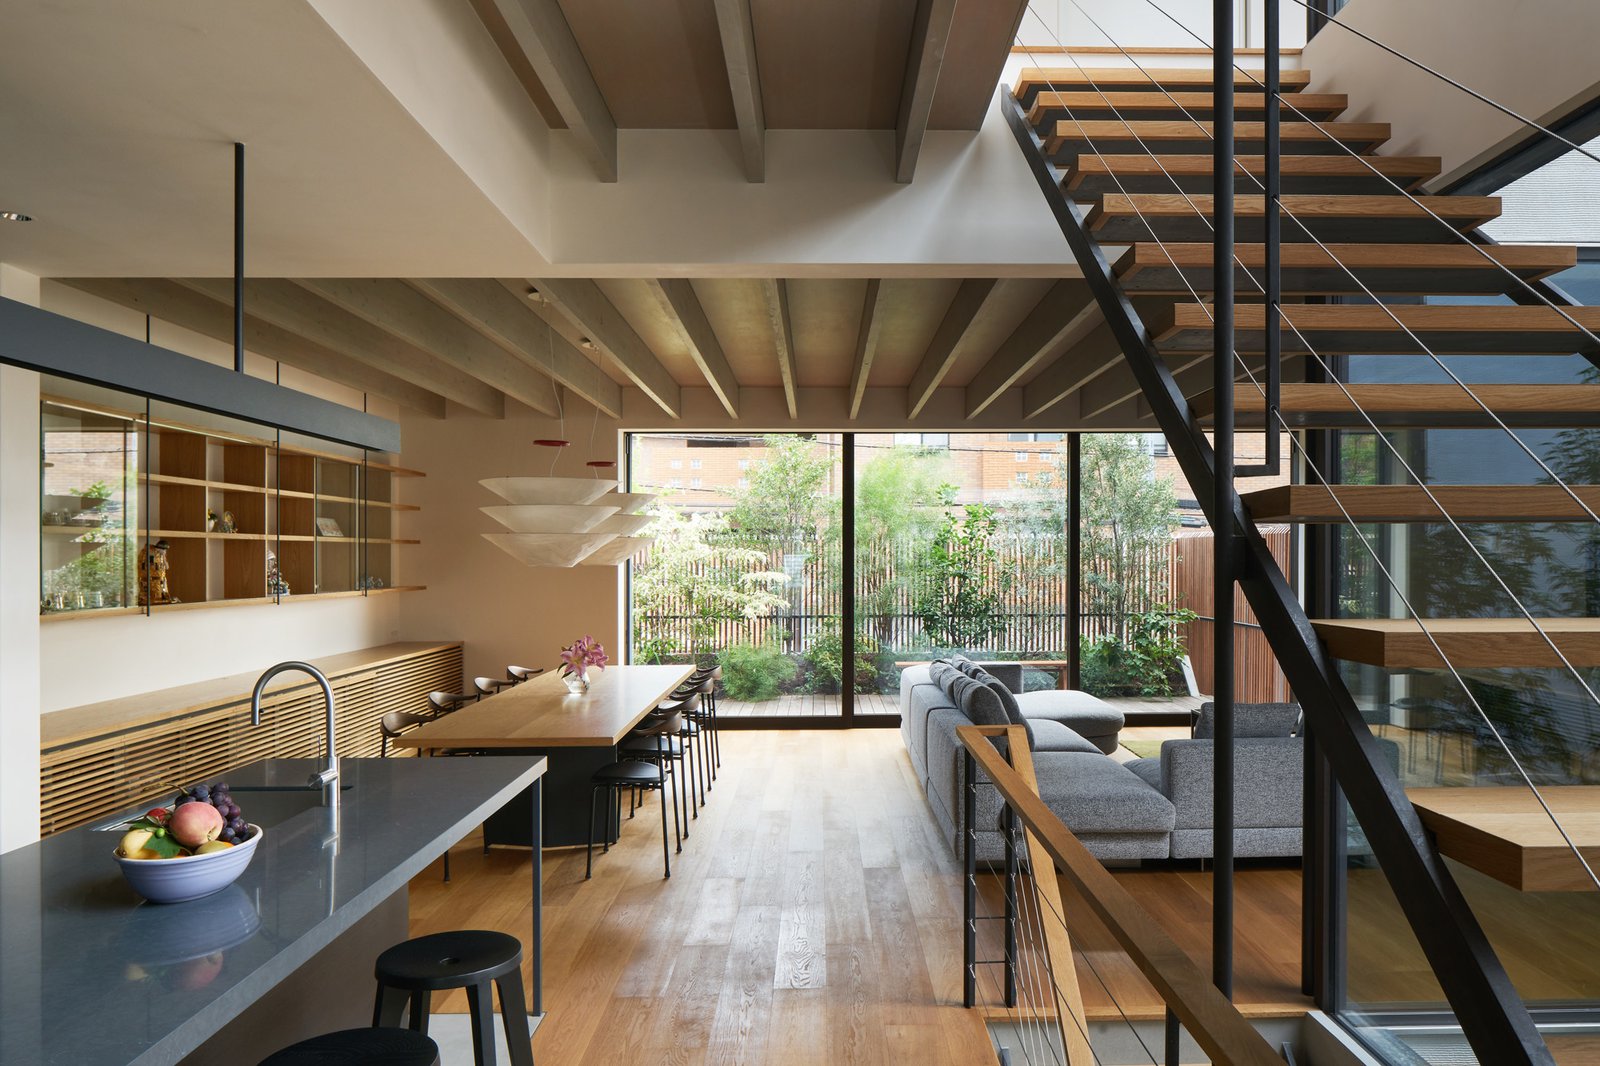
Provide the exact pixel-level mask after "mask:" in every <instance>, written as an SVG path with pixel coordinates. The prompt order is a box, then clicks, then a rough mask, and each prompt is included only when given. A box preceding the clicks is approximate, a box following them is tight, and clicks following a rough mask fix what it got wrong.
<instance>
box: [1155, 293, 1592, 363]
mask: <svg viewBox="0 0 1600 1066" xmlns="http://www.w3.org/2000/svg"><path fill="white" fill-rule="evenodd" d="M1282 312H1283V321H1284V326H1283V334H1282V342H1283V350H1284V351H1296V352H1302V351H1305V350H1306V346H1307V344H1309V345H1310V346H1311V347H1312V348H1314V349H1315V350H1316V351H1317V352H1318V353H1320V354H1323V355H1333V354H1338V355H1345V354H1352V353H1367V352H1375V353H1383V352H1399V353H1403V354H1413V353H1419V352H1420V349H1419V348H1418V346H1417V341H1418V340H1420V341H1421V342H1422V343H1423V344H1426V345H1427V346H1428V347H1429V348H1430V349H1432V350H1433V351H1435V352H1440V353H1450V354H1467V355H1472V354H1489V355H1501V354H1533V353H1552V352H1554V353H1570V352H1577V351H1593V350H1597V349H1600V345H1597V344H1596V343H1595V342H1594V341H1593V340H1591V339H1590V338H1589V337H1588V336H1587V335H1585V334H1584V333H1583V332H1582V331H1580V330H1579V329H1578V327H1577V326H1574V325H1573V324H1572V323H1571V322H1569V321H1567V318H1566V317H1564V315H1563V312H1564V313H1565V315H1570V316H1571V317H1572V318H1573V319H1574V320H1576V321H1577V322H1578V323H1579V324H1580V325H1582V326H1583V327H1585V328H1587V329H1589V330H1590V331H1592V332H1595V333H1597V334H1600V307H1569V308H1563V309H1562V310H1561V311H1558V310H1557V309H1556V308H1553V307H1530V306H1504V305H1493V306H1481V305H1479V306H1475V305H1469V304H1441V305H1419V304H1390V305H1386V306H1381V307H1380V306H1375V305H1373V304H1290V305H1285V306H1283V308H1282ZM1266 320H1267V309H1266V306H1265V305H1264V304H1239V305H1237V306H1236V307H1235V308H1234V331H1235V332H1234V347H1235V349H1236V350H1237V351H1241V352H1259V351H1263V350H1264V349H1265V344H1266ZM1396 320H1398V321H1396ZM1149 325H1150V331H1151V335H1152V336H1153V337H1154V339H1155V342H1156V345H1157V346H1158V347H1160V348H1161V349H1162V350H1163V351H1191V352H1192V351H1210V350H1211V342H1212V325H1211V308H1210V307H1209V306H1206V305H1203V304H1197V303H1193V302H1191V301H1185V302H1182V303H1176V304H1173V305H1172V306H1171V308H1169V309H1165V310H1157V311H1156V312H1154V313H1152V314H1151V315H1150V316H1149ZM1291 326H1292V327H1293V328H1291ZM1402 326H1404V328H1402ZM1407 330H1409V331H1410V333H1409V334H1408V333H1407V332H1406V331H1407ZM1413 335H1414V336H1415V338H1416V339H1413Z"/></svg>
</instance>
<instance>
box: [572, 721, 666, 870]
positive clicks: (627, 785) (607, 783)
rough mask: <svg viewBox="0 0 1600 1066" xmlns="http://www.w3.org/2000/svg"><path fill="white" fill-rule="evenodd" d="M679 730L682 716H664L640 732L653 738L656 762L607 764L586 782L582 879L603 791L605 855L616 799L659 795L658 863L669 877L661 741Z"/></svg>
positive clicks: (591, 864)
mask: <svg viewBox="0 0 1600 1066" xmlns="http://www.w3.org/2000/svg"><path fill="white" fill-rule="evenodd" d="M682 726H683V715H682V714H678V713H673V714H664V715H661V716H660V718H659V719H658V720H657V721H655V722H654V723H653V724H651V725H648V726H646V727H645V729H644V733H643V735H645V736H649V737H653V738H655V741H656V744H657V749H658V752H659V755H658V758H657V759H656V760H655V761H652V762H645V761H642V760H639V759H623V760H620V761H618V762H614V763H607V764H606V765H605V766H602V767H600V769H598V770H596V771H595V772H594V774H593V775H592V776H591V777H590V778H589V784H590V789H589V847H588V850H587V852H586V853H585V856H584V869H583V879H584V880H585V881H587V880H589V878H591V877H592V876H594V820H595V818H596V816H597V814H598V811H597V810H596V807H597V803H598V801H599V799H600V793H601V791H602V790H603V791H604V792H605V794H606V840H605V851H608V852H609V851H610V850H611V836H612V834H611V825H612V823H613V821H614V820H615V818H616V814H617V808H618V807H619V806H620V804H619V803H618V798H619V796H620V795H621V793H622V792H623V791H624V790H626V789H643V790H646V791H655V792H660V794H661V859H662V863H663V866H664V867H665V869H666V873H665V874H664V875H663V876H665V877H671V876H672V847H671V845H669V844H668V843H667V793H668V792H669V791H671V786H670V785H669V784H668V783H667V778H668V775H669V774H670V773H671V770H670V769H669V767H670V763H671V759H670V758H669V757H668V756H667V754H666V744H665V740H666V739H667V738H668V737H670V736H672V734H674V733H676V732H677V731H678V730H679V729H680V728H682ZM672 799H673V803H674V804H676V803H677V799H678V797H677V793H676V792H674V793H673V794H672ZM677 821H678V819H677V816H676V815H674V816H673V826H674V828H676V826H677Z"/></svg>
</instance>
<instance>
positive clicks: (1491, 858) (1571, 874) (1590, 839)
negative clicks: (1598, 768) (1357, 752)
mask: <svg viewBox="0 0 1600 1066" xmlns="http://www.w3.org/2000/svg"><path fill="white" fill-rule="evenodd" d="M1539 791H1540V794H1541V795H1543V796H1544V799H1545V802H1546V803H1548V804H1549V805H1550V809H1551V810H1552V811H1554V812H1555V815H1556V817H1557V818H1558V819H1560V821H1561V826H1562V828H1564V829H1565V830H1566V831H1567V833H1568V835H1570V836H1571V837H1572V842H1573V843H1574V844H1576V845H1577V846H1578V850H1579V851H1580V852H1582V854H1583V857H1584V859H1585V860H1587V861H1588V863H1589V865H1590V866H1592V867H1595V868H1596V869H1597V870H1600V786H1585V785H1560V786H1553V787H1549V788H1541V789H1540V790H1539ZM1406 795H1408V796H1410V797H1411V802H1412V803H1413V804H1414V805H1415V806H1416V808H1417V813H1418V814H1419V815H1421V816H1422V824H1423V825H1425V826H1427V827H1428V829H1429V830H1430V831H1432V832H1433V834H1434V837H1435V838H1436V839H1437V840H1438V843H1439V853H1440V854H1442V855H1445V856H1448V857H1449V858H1452V859H1454V860H1456V861H1457V862H1459V863H1462V864H1464V865H1466V866H1470V867H1472V868H1473V869H1474V870H1478V871H1480V872H1482V873H1486V874H1488V875H1489V876H1490V877H1493V878H1495V879H1496V880H1498V881H1503V882H1505V883H1506V884H1508V885H1510V886H1511V887H1512V888H1515V889H1518V890H1519V891H1522V892H1584V891H1587V892H1593V891H1595V885H1594V881H1592V880H1591V879H1590V877H1589V875H1588V873H1586V872H1585V871H1584V868H1583V864H1582V863H1580V862H1579V861H1578V858H1577V856H1575V855H1573V853H1572V848H1571V847H1569V846H1568V844H1567V842H1566V840H1565V839H1563V838H1562V836H1561V832H1560V830H1558V829H1557V828H1556V826H1555V823H1554V822H1552V821H1551V820H1550V816H1549V815H1547V814H1546V813H1545V812H1544V808H1542V807H1540V806H1539V801H1538V800H1537V799H1535V798H1534V795H1533V793H1532V792H1530V791H1529V790H1528V789H1526V788H1523V787H1520V786H1508V787H1498V786H1497V787H1494V788H1412V789H1407V790H1406Z"/></svg>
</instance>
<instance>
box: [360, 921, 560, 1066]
mask: <svg viewBox="0 0 1600 1066" xmlns="http://www.w3.org/2000/svg"><path fill="white" fill-rule="evenodd" d="M374 970H375V972H376V976H377V978H378V995H377V1000H376V1002H375V1003H374V1004H373V1007H372V1024H373V1025H375V1026H396V1025H399V1024H400V1019H401V1017H402V1015H404V1013H405V1009H406V1004H407V1002H409V1003H410V1006H411V1028H412V1030H413V1031H415V1032H418V1033H426V1032H427V1031H428V1002H429V1000H430V998H431V995H432V993H434V992H443V991H446V990H448V989H452V988H464V989H466V991H467V1006H468V1008H469V1009H470V1010H471V1011H472V1052H473V1061H474V1062H476V1063H477V1064H478V1066H486V1064H492V1063H493V1062H494V1061H495V1055H494V998H493V996H492V995H491V993H490V991H489V985H490V983H491V982H493V984H494V985H495V987H497V988H498V989H499V990H500V1019H501V1024H502V1025H503V1026H504V1027H505V1032H506V1043H507V1044H508V1045H510V1048H511V1063H512V1066H533V1045H532V1043H531V1040H532V1037H531V1036H530V1034H529V1032H528V1008H527V1003H526V1001H525V1000H524V999H523V998H522V942H521V941H519V940H518V939H517V938H516V937H514V936H507V935H506V934H505V933H496V932H492V931H490V930H485V929H458V930H455V931H453V932H449V933H434V934H432V935H431V936H419V937H417V938H415V939H413V940H407V941H405V942H404V943H401V944H396V945H395V946H394V947H392V948H390V949H389V950H387V951H385V952H384V953H383V954H382V955H379V956H378V962H377V965H376V966H375V967H374Z"/></svg>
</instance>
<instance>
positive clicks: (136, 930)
mask: <svg viewBox="0 0 1600 1066" xmlns="http://www.w3.org/2000/svg"><path fill="white" fill-rule="evenodd" d="M314 765H315V761H314V760H308V759H272V760H266V761H264V762H257V763H253V764H251V765H249V766H246V767H242V768H240V769H238V770H233V771H230V772H228V773H226V774H223V775H221V776H220V777H219V778H218V780H226V781H227V782H228V783H229V784H230V785H231V786H232V788H233V790H234V797H235V799H236V801H237V802H238V803H239V805H240V807H241V808H242V809H243V811H244V814H245V816H246V817H247V818H249V819H250V820H251V821H254V822H257V823H259V824H262V825H263V827H264V829H265V836H264V837H263V838H262V840H261V842H260V844H259V845H257V849H256V855H255V858H254V860H253V861H252V862H251V864H250V867H249V869H247V870H246V871H245V872H244V874H243V875H242V876H241V877H240V878H239V880H238V881H236V882H234V884H233V885H231V886H229V887H228V888H227V889H224V890H223V891H222V892H219V893H217V894H215V895H213V896H209V897H206V898H205V899H201V900H194V901H191V902H189V903H178V904H170V905H166V906H161V905H156V904H150V903H144V902H142V901H141V900H140V899H139V897H138V896H137V895H135V894H134V893H133V891H132V890H131V889H130V888H128V886H127V884H126V882H124V881H123V879H122V875H121V873H120V872H119V871H118V869H117V865H116V863H115V862H113V861H112V851H113V849H114V848H115V847H116V845H117V841H118V839H119V834H118V833H116V832H109V831H97V830H96V829H95V828H94V827H93V826H85V827H82V828H79V829H74V830H71V831H68V832H65V833H60V834H58V835H56V836H52V837H49V838H46V839H45V840H42V841H40V842H39V843H36V844H33V845H30V846H28V847H25V848H19V849H17V850H14V851H11V852H8V853H6V854H4V855H0V1062H4V1063H13V1062H15V1063H19V1064H20V1063H28V1064H30V1066H54V1064H61V1066H69V1064H70V1066H113V1064H114V1066H124V1064H139V1066H146V1064H168V1063H180V1062H185V1061H188V1062H192V1063H202V1062H235V1063H251V1062H255V1061H258V1060H259V1059H260V1058H262V1057H264V1056H265V1055H267V1054H268V1053H270V1052H271V1051H274V1050H276V1049H277V1048H278V1047H282V1046H284V1045H286V1044H289V1043H292V1042H294V1041H295V1040H298V1039H301V1038H302V1037H304V1036H307V1035H312V1034H314V1033H316V1032H325V1031H328V1030H329V1029H336V1028H346V1027H353V1026H361V1025H367V1024H370V1022H371V1013H372V997H373V987H374V986H373V979H372V964H373V959H374V958H375V956H376V954H377V952H378V951H381V950H382V949H383V948H385V947H387V946H389V945H390V944H392V943H396V942H398V941H400V940H403V939H405V937H406V936H407V928H406V925H407V904H406V894H407V885H408V883H409V882H410V880H411V878H413V877H415V876H416V875H417V874H418V873H420V872H421V871H422V870H423V869H425V868H426V867H427V866H428V864H430V863H431V862H433V861H434V860H436V859H437V858H438V857H439V856H440V855H442V854H443V853H444V852H445V851H446V850H447V849H448V848H449V847H450V845H451V844H453V843H455V842H456V841H458V840H460V839H461V838H462V837H464V836H465V835H466V834H468V833H470V832H471V831H472V830H473V829H475V828H476V827H477V826H478V825H479V824H480V823H482V822H483V821H484V820H485V819H486V818H487V817H488V816H489V815H490V814H491V813H493V812H495V811H497V810H499V809H500V808H501V807H503V806H504V805H505V804H507V803H508V802H511V801H514V800H516V799H517V797H518V796H519V795H525V793H527V791H528V790H529V789H530V788H531V798H532V803H533V805H534V810H533V812H531V813H532V814H533V819H532V821H533V824H534V825H535V826H537V825H538V824H539V822H540V819H539V817H538V811H537V807H538V804H539V802H540V798H541V789H540V788H539V787H538V786H539V782H540V779H541V778H542V776H543V774H544V769H545V761H544V759H542V758H537V757H532V758H530V757H503V756H495V757H481V758H470V759H469V758H444V759H426V758H424V759H343V760H341V761H340V773H341V779H342V782H343V785H344V786H345V787H344V789H343V791H342V794H341V799H340V807H339V810H338V814H337V817H336V818H335V817H334V816H333V815H332V813H331V812H330V811H329V810H327V809H326V808H324V807H322V806H321V802H320V800H321V796H320V793H318V792H310V791H305V790H304V789H303V785H304V782H305V780H306V777H307V774H308V773H309V772H310V771H311V770H312V769H313V767H314ZM191 783H192V782H191ZM532 854H533V873H532V884H531V886H530V887H529V891H530V892H531V894H532V913H533V928H532V937H531V939H525V940H524V947H525V957H526V958H528V959H530V960H531V962H532V981H531V983H530V994H531V997H532V1000H533V1007H532V1009H533V1011H534V1013H536V1014H537V1013H538V1012H539V1010H540V1009H541V1004H540V1000H541V991H540V983H539V982H540V960H539V934H540V930H539V922H540V884H539V873H540V864H539V849H538V847H537V843H536V845H535V847H534V848H533V851H532ZM252 1055H253V1056H254V1057H250V1056H252Z"/></svg>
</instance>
